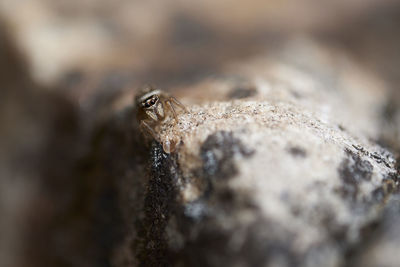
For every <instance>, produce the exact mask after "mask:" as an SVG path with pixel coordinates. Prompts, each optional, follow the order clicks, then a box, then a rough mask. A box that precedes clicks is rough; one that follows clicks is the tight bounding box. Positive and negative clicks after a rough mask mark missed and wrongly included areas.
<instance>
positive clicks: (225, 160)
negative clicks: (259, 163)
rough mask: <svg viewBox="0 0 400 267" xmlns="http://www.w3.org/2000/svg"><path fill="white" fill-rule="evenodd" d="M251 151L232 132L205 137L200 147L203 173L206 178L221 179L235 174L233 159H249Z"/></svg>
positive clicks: (222, 132)
mask: <svg viewBox="0 0 400 267" xmlns="http://www.w3.org/2000/svg"><path fill="white" fill-rule="evenodd" d="M253 153H254V151H253V150H251V149H249V148H246V147H245V146H244V145H243V144H242V142H241V141H240V140H239V139H237V138H235V137H234V136H233V133H232V132H226V131H220V132H216V133H214V134H212V135H210V136H208V137H207V139H206V140H205V141H204V143H203V145H202V146H201V151H200V154H201V158H202V160H203V171H204V174H205V176H206V177H208V178H212V179H223V178H229V177H232V176H234V175H235V174H236V173H237V169H236V166H235V164H234V158H235V157H237V156H243V157H249V156H251V155H252V154H253Z"/></svg>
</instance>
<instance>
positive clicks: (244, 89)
mask: <svg viewBox="0 0 400 267" xmlns="http://www.w3.org/2000/svg"><path fill="white" fill-rule="evenodd" d="M256 94H257V89H256V88H255V87H253V86H238V87H234V88H233V89H232V90H231V91H230V92H229V94H228V98H229V99H242V98H247V97H252V96H255V95H256Z"/></svg>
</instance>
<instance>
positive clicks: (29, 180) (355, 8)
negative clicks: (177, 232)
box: [0, 0, 400, 266]
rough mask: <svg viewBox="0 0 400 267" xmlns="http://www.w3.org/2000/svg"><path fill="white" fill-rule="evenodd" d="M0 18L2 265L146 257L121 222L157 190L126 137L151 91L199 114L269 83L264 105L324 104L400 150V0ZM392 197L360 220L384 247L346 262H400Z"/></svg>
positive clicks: (142, 4)
mask: <svg viewBox="0 0 400 267" xmlns="http://www.w3.org/2000/svg"><path fill="white" fill-rule="evenodd" d="M0 18H1V20H0V21H1V22H0V24H1V29H0V30H1V31H0V59H1V62H0V86H1V88H2V89H1V91H0V123H1V127H0V166H1V168H0V236H1V238H0V266H55V265H57V266H88V265H89V266H131V265H132V264H133V263H134V262H137V259H136V258H135V255H136V254H135V252H134V250H135V248H132V247H130V246H129V245H130V244H131V243H132V242H133V241H132V240H134V239H135V238H136V237H135V236H133V233H135V231H136V230H137V229H135V225H132V221H129V220H128V221H126V220H127V218H129V219H131V218H132V216H133V215H136V214H141V212H142V210H141V208H142V206H140V205H141V203H142V202H141V201H142V198H143V197H144V195H143V194H144V193H143V192H140V191H138V188H145V189H146V188H149V186H150V188H151V186H156V187H155V188H153V189H154V190H156V189H157V185H151V184H150V185H149V184H146V183H147V182H148V181H147V180H146V179H141V178H140V177H142V178H143V176H144V175H145V174H146V173H147V175H151V173H150V174H149V173H148V170H147V172H146V168H147V167H146V166H147V165H146V164H148V163H149V162H148V158H147V156H145V155H148V153H150V152H149V151H148V148H146V147H144V146H143V145H142V142H141V140H140V134H139V133H138V132H135V130H134V129H133V128H132V121H133V120H134V118H133V117H132V114H131V112H132V96H133V94H135V92H136V89H137V88H139V87H140V86H143V84H149V83H150V84H154V85H157V86H160V87H162V88H164V89H166V90H168V91H171V92H174V93H176V94H177V95H178V96H180V97H182V99H185V97H186V99H185V101H187V103H190V105H202V104H204V103H208V102H212V101H231V99H232V98H233V99H235V98H236V99H242V98H246V97H255V98H254V99H255V101H261V99H257V96H256V94H255V93H254V92H255V91H257V90H256V89H257V88H256V89H255V90H253V91H252V90H250V91H249V90H242V89H243V88H248V87H249V86H250V87H252V86H254V83H255V84H257V81H259V77H264V78H263V79H267V80H268V78H266V77H267V76H268V75H269V76H270V78H271V80H270V82H271V84H273V85H274V86H282V89H281V90H277V91H275V90H272V91H271V92H274V93H269V94H267V95H268V97H269V98H271V99H269V98H266V99H267V101H277V100H282V99H283V102H287V101H289V102H290V101H293V103H295V106H296V107H302V108H305V109H307V110H313V111H314V112H315V111H318V112H321V114H327V113H326V112H327V111H326V110H324V108H323V107H324V105H321V106H318V109H314V108H315V106H314V104H315V103H317V102H318V101H321V103H322V104H324V103H326V104H327V105H326V106H329V107H330V108H331V111H330V112H331V113H329V112H328V113H329V114H331V115H330V116H333V115H332V114H335V116H336V121H337V122H340V125H341V126H340V127H342V128H343V129H345V130H346V131H348V132H350V133H351V134H353V135H354V136H356V137H360V138H365V139H369V140H370V141H371V142H372V145H371V146H373V147H375V145H376V144H379V145H380V146H383V147H385V149H386V150H385V151H388V152H389V151H390V152H393V153H394V154H396V153H398V152H399V150H400V142H399V138H400V133H399V131H400V108H399V105H400V90H399V88H398V84H399V79H400V73H399V69H400V68H399V66H400V54H399V47H400V37H399V34H398V29H399V26H400V1H396V0H367V1H358V0H347V1H346V0H339V1H318V0H300V1H296V2H295V3H294V2H293V1H279V0H270V1H262V0H250V1H233V0H224V1H208V0H207V1H201V2H195V1H179V0H176V1H173V0H168V1H162V2H160V1H124V0H118V1H104V0H102V1H91V0H85V1H77V0H69V1H68V0H61V1H49V0H27V1H14V0H3V1H1V2H0ZM305 62H309V63H307V64H306V63H305ZM271 70H274V71H272V73H273V74H271ZM294 70H295V71H294ZM298 71H300V72H301V73H303V74H302V75H303V76H302V75H300V76H299V72H298ZM266 73H267V74H268V75H267V76H265V75H266ZM305 73H306V74H305ZM278 74H279V75H278ZM269 76H268V77H269ZM277 77H278V78H277ZM299 77H300V79H299ZM305 77H306V79H305ZM249 81H250V82H251V83H250V85H249ZM338 81H339V83H338ZM263 84H264V85H265V83H263ZM299 84H300V86H299ZM310 84H312V85H315V84H318V85H321V86H320V87H321V88H325V89H326V88H330V89H331V90H333V91H332V92H329V91H328V92H325V91H320V90H318V89H317V90H315V91H314V90H309V87H308V86H310ZM258 85H259V84H258ZM320 87H318V86H317V88H320ZM231 88H233V89H232V91H230V90H231ZM235 88H236V89H235ZM274 88H275V87H274ZM293 88H294V89H293ZM313 88H314V87H313ZM337 88H339V89H340V90H342V89H343V91H340V90H339V92H340V93H339V94H338V93H337V92H336V91H335V90H337ZM371 88H373V89H371ZM228 89H229V90H228ZM253 89H254V88H253ZM275 89H276V88H275ZM314 89H315V88H314ZM225 90H227V91H225ZM290 92H291V93H290ZM227 95H229V96H230V97H227ZM304 95H306V96H307V97H306V98H304V97H303V98H302V96H304ZM329 95H331V96H332V97H328V96H329ZM268 99H269V100H268ZM239 101H241V100H239ZM332 111H335V112H336V113H334V112H332ZM350 113H351V114H350ZM354 118H357V120H354ZM322 119H323V118H322ZM352 138H353V137H352ZM203 141H204V140H203ZM154 149H155V150H152V151H153V152H152V153H154V151H157V148H154ZM296 151H297V152H296ZM296 153H297V154H299V155H300V154H302V152H301V151H300V152H299V151H298V150H295V152H294V154H296ZM359 153H361V154H362V156H364V157H365V156H366V154H365V151H364V152H362V151H361V152H359ZM349 159H350V161H351V156H349ZM361 162H363V161H361ZM356 165H357V164H356ZM357 166H358V165H357ZM349 168H351V166H350V167H349ZM392 168H393V170H394V169H395V168H398V167H396V166H392ZM170 185H171V181H169V184H168V183H167V184H164V185H162V186H170ZM374 186H375V185H374ZM134 192H135V193H134ZM385 197H386V196H385ZM156 200H157V199H156ZM169 200H171V199H169ZM385 201H386V199H385ZM390 203H395V204H390ZM396 203H397V202H396V201H394V200H393V201H389V202H388V204H387V207H385V208H384V210H385V211H384V212H383V213H382V214H381V213H379V214H378V215H377V216H376V217H374V220H375V222H376V225H374V224H373V223H370V222H369V223H368V224H365V225H368V226H371V227H367V228H366V229H368V231H370V232H373V234H372V236H374V235H376V236H377V238H376V239H377V241H376V243H374V241H370V240H369V239H368V238H365V239H364V238H361V244H362V245H360V246H359V247H358V246H352V247H351V248H349V249H348V250H347V251H345V253H344V254H343V255H339V256H338V257H337V258H338V259H341V260H342V261H343V260H344V262H340V261H339V262H338V263H337V264H338V265H336V266H350V265H348V264H347V263H346V262H345V261H346V257H350V256H351V263H350V264H353V263H354V264H356V265H354V266H365V264H366V263H370V264H372V263H371V262H373V263H375V262H376V263H377V265H380V264H381V265H382V264H383V263H385V261H383V260H384V259H387V262H388V263H387V264H388V266H394V265H390V263H391V262H392V263H393V262H396V261H395V260H396V255H393V253H389V252H390V251H392V249H393V247H394V246H392V244H399V243H400V241H399V238H397V237H395V236H393V239H390V237H389V235H391V234H390V233H392V232H393V231H395V229H396V227H395V225H394V224H393V223H392V222H396V221H398V220H399V219H398V218H399V210H398V208H396V207H397V206H398V204H396ZM140 216H141V215H139V217H140ZM146 220H148V219H146ZM146 220H144V222H148V223H151V222H150V221H146ZM141 223H143V221H141ZM365 225H364V226H365ZM386 226H387V227H386ZM170 228H171V227H170ZM171 229H174V228H173V227H172V228H171ZM257 229H258V228H257ZM386 229H387V230H386ZM156 233H157V232H156ZM361 235H362V234H361ZM366 236H368V237H370V236H371V235H366ZM367 239H368V240H367ZM343 240H344V239H343ZM343 240H342V241H343ZM197 241H201V240H196V242H197ZM364 242H365V244H363V243H364ZM396 242H397V243H396ZM127 244H128V245H127ZM381 244H382V245H381ZM364 245H365V246H364ZM382 247H388V249H387V251H384V252H382ZM183 251H184V252H185V253H187V251H185V250H183ZM388 251H389V252H388ZM346 253H347V254H346ZM373 253H375V254H373ZM385 253H386V254H385ZM387 253H389V254H390V256H392V258H390V257H389V256H387ZM152 255H153V254H152ZM184 255H189V254H184ZM349 255H350V256H349ZM370 255H377V256H376V257H375V256H374V260H371V259H370V258H371V256H370ZM153 256H154V257H159V256H160V255H158V254H157V255H153ZM335 257H336V256H334V257H333V259H337V258H335ZM393 257H394V261H392V260H393ZM163 261H165V259H161V262H163ZM238 264H240V262H238ZM346 264H347V265H346ZM238 266H239V265H238ZM241 266H243V265H241ZM244 266H246V265H244ZM371 266H373V265H371Z"/></svg>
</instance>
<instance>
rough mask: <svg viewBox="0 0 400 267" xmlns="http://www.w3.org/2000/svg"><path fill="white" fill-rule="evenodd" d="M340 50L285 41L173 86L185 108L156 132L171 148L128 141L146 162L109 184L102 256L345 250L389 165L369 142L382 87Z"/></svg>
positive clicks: (391, 173) (361, 231)
mask: <svg viewBox="0 0 400 267" xmlns="http://www.w3.org/2000/svg"><path fill="white" fill-rule="evenodd" d="M305 49H306V50H305ZM305 54H307V55H309V54H312V55H314V58H313V59H314V60H312V61H310V60H309V58H305V57H303V56H302V55H305ZM346 59H347V58H346V57H344V55H342V54H340V53H339V52H337V51H335V50H332V49H329V48H327V47H323V46H318V45H316V44H315V43H310V42H308V41H307V42H305V41H304V40H295V41H293V42H290V43H289V44H288V45H287V46H286V47H284V48H282V50H281V53H279V54H276V55H274V56H269V57H264V58H258V59H255V60H253V61H249V62H247V63H243V62H241V64H240V67H237V66H232V67H231V68H229V72H227V73H226V74H225V75H223V76H221V77H219V78H214V79H209V80H207V81H204V82H202V83H200V84H197V85H194V86H193V87H192V88H185V90H184V91H183V90H182V97H181V100H182V102H183V103H184V104H186V106H187V108H188V110H189V112H188V113H182V112H181V113H180V114H179V122H178V123H176V122H175V121H174V119H173V118H172V117H171V118H169V119H167V120H166V121H165V122H164V123H163V124H161V125H160V126H159V127H157V129H156V131H157V132H158V134H159V137H160V140H161V143H163V142H171V141H172V140H174V141H175V142H177V143H179V145H178V146H177V149H176V150H175V151H174V152H173V153H170V154H167V153H165V152H164V151H163V150H162V146H161V144H157V143H153V144H152V145H151V146H150V147H147V148H146V147H145V146H143V144H142V143H141V142H140V139H139V140H137V141H133V142H132V148H129V149H140V150H138V151H140V152H133V154H137V153H139V154H140V155H143V154H142V153H143V149H144V150H146V149H147V150H148V159H147V160H145V161H144V162H147V163H145V164H146V166H147V167H140V165H138V166H136V167H132V168H133V169H134V170H133V171H130V172H129V173H127V174H126V175H125V176H124V177H123V179H122V180H121V181H120V183H121V200H122V203H124V204H123V205H122V207H125V208H123V214H124V218H125V222H126V223H127V224H128V227H129V230H127V233H128V234H127V236H126V241H125V243H126V244H125V245H122V248H120V249H119V250H118V251H117V252H116V256H115V259H116V260H115V262H116V266H125V265H123V262H125V263H128V266H148V265H150V266H170V265H172V266H187V265H192V266H221V265H227V266H346V264H348V262H350V261H351V260H352V259H353V257H354V258H355V256H353V255H358V254H357V253H355V252H354V251H355V250H356V248H359V247H360V248H362V245H364V242H365V240H366V239H367V238H368V237H369V236H370V234H369V231H370V229H373V228H374V226H375V224H376V221H379V220H380V218H381V216H382V211H381V209H382V207H384V206H385V203H386V201H387V200H388V199H389V198H390V196H391V195H392V193H396V192H398V183H399V175H398V170H397V169H396V159H395V157H394V156H393V154H392V153H391V152H389V151H388V150H387V149H385V148H383V147H381V146H379V145H378V144H377V143H376V141H374V140H378V139H379V136H380V134H381V133H380V128H379V125H380V124H379V122H380V119H381V118H380V117H379V112H377V111H379V110H380V109H381V108H382V107H383V106H384V105H385V103H386V98H385V97H386V93H385V92H386V91H385V90H386V89H385V88H384V87H383V86H382V83H380V82H379V80H378V79H377V78H376V77H374V76H372V75H371V74H370V73H368V72H366V71H365V70H363V69H362V68H361V67H360V66H358V65H356V64H354V63H352V62H351V61H349V60H348V59H347V60H346ZM236 73H240V75H238V74H236ZM349 73H352V75H348V74H349ZM199 92H200V93H199ZM199 94H201V95H202V96H203V98H199ZM361 94H362V97H361ZM178 95H179V94H178ZM210 96H212V98H211V99H208V100H207V97H210ZM124 114H129V111H126V109H125V111H124ZM125 119H126V120H127V121H129V120H131V119H133V115H128V117H127V118H125ZM122 124H123V123H122ZM133 131H134V132H133V133H132V134H135V127H134V128H133ZM137 132H138V131H137V130H136V135H137ZM135 138H138V137H137V136H136V137H135ZM135 142H137V143H135ZM136 157H138V156H136ZM144 169H146V170H147V171H146V172H145V174H144V173H143V170H144ZM128 202H129V203H131V204H129V205H128V206H125V204H126V203H128ZM382 242H384V241H382ZM360 257H361V256H360ZM362 260H363V258H361V260H360V262H361V261H362ZM360 264H361V263H360ZM359 266H363V265H359Z"/></svg>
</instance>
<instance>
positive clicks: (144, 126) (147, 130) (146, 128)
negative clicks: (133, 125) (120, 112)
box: [139, 120, 160, 142]
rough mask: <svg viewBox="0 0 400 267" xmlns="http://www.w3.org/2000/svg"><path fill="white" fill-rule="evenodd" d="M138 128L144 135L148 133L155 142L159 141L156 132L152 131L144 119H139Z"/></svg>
mask: <svg viewBox="0 0 400 267" xmlns="http://www.w3.org/2000/svg"><path fill="white" fill-rule="evenodd" d="M139 127H140V130H141V131H142V133H143V134H144V135H145V136H146V133H148V134H150V135H151V136H152V137H153V139H154V140H156V141H157V142H159V141H160V140H159V138H158V136H157V133H156V132H155V131H154V129H153V128H152V127H151V126H150V125H149V124H148V123H147V122H146V121H144V120H143V121H141V122H140V125H139Z"/></svg>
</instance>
